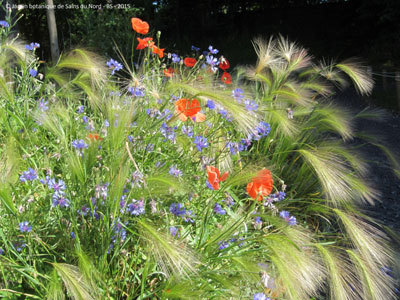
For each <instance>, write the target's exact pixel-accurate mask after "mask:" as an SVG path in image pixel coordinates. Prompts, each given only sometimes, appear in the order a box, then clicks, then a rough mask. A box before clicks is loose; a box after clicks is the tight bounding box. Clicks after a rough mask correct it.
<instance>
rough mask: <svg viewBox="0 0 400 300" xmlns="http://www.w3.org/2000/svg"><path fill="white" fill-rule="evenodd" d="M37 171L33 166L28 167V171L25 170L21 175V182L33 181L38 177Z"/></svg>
mask: <svg viewBox="0 0 400 300" xmlns="http://www.w3.org/2000/svg"><path fill="white" fill-rule="evenodd" d="M37 177H38V176H37V173H36V171H35V170H34V169H32V168H28V171H25V172H24V173H23V174H22V175H21V176H20V177H19V180H20V181H21V182H25V181H33V180H35V179H36V178H37Z"/></svg>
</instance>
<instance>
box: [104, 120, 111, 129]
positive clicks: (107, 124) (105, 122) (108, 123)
mask: <svg viewBox="0 0 400 300" xmlns="http://www.w3.org/2000/svg"><path fill="white" fill-rule="evenodd" d="M104 126H105V127H109V126H110V122H108V120H107V119H105V120H104Z"/></svg>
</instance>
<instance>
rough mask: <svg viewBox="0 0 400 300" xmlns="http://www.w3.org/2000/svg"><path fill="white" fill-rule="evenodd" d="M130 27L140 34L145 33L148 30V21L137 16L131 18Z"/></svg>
mask: <svg viewBox="0 0 400 300" xmlns="http://www.w3.org/2000/svg"><path fill="white" fill-rule="evenodd" d="M131 23H132V29H133V30H135V31H136V32H137V33H140V34H147V33H148V32H149V23H147V22H145V21H142V20H140V19H139V18H132V19H131Z"/></svg>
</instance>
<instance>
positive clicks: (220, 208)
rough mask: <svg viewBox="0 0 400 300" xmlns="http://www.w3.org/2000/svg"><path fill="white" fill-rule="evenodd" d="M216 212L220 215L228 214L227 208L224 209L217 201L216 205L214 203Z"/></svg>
mask: <svg viewBox="0 0 400 300" xmlns="http://www.w3.org/2000/svg"><path fill="white" fill-rule="evenodd" d="M214 212H215V213H216V214H219V215H225V214H226V210H225V209H222V207H221V205H219V204H218V203H215V205H214Z"/></svg>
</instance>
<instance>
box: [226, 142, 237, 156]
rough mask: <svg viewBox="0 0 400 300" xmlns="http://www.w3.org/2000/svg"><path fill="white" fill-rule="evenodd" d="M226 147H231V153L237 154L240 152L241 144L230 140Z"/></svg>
mask: <svg viewBox="0 0 400 300" xmlns="http://www.w3.org/2000/svg"><path fill="white" fill-rule="evenodd" d="M226 148H229V151H230V152H231V154H233V155H235V154H237V153H238V152H239V145H238V143H236V142H228V143H226Z"/></svg>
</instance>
